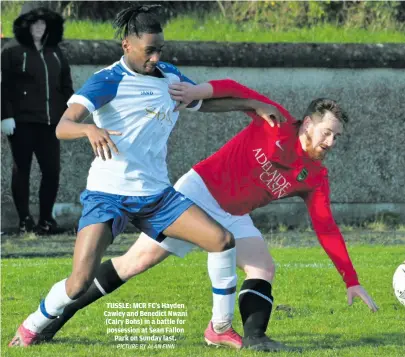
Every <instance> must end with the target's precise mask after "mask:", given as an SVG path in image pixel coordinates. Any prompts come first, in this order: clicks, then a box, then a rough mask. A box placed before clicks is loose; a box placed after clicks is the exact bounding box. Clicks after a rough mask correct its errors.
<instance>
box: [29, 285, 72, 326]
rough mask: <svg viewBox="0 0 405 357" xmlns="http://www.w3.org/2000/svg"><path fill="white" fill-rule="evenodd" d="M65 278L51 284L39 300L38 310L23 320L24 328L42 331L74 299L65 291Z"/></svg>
mask: <svg viewBox="0 0 405 357" xmlns="http://www.w3.org/2000/svg"><path fill="white" fill-rule="evenodd" d="M66 280H67V279H64V280H62V281H60V282H58V283H56V284H55V285H54V286H52V288H51V290H50V291H49V293H48V295H47V296H46V298H45V299H44V300H42V301H41V304H40V305H39V307H38V310H37V311H35V312H34V313H32V314H31V315H29V316H28V317H27V319H26V320H25V321H24V322H23V325H24V327H25V328H27V329H28V330H30V331H32V332H36V333H39V332H42V330H43V329H44V328H45V327H47V326H48V325H49V324H50V323H51V322H52V321H53V320H54V318H55V317H56V316H59V315H61V314H62V312H63V309H64V308H65V307H66V306H67V305H70V304H71V303H72V302H73V301H74V300H72V299H71V298H70V297H69V296H68V295H67V293H66Z"/></svg>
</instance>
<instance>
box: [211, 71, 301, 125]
mask: <svg viewBox="0 0 405 357" xmlns="http://www.w3.org/2000/svg"><path fill="white" fill-rule="evenodd" d="M209 83H210V84H211V85H212V88H213V98H226V97H233V98H243V99H254V100H258V101H260V102H263V103H266V104H270V105H272V106H274V107H276V108H277V109H278V110H279V112H280V113H281V115H282V116H283V117H284V118H286V119H287V122H289V123H291V122H295V119H294V118H293V117H292V115H291V114H290V113H289V112H288V110H287V109H285V108H284V107H283V106H282V105H281V104H279V103H277V102H275V101H273V100H271V99H269V98H267V97H266V96H265V95H263V94H260V93H259V92H256V91H254V90H253V89H250V88H248V87H246V86H244V85H243V84H240V83H238V82H236V81H234V80H232V79H221V80H213V81H209ZM246 114H247V115H249V116H250V117H251V118H252V119H253V120H260V121H263V119H262V118H261V117H260V116H259V115H257V114H256V113H255V112H254V111H249V112H246Z"/></svg>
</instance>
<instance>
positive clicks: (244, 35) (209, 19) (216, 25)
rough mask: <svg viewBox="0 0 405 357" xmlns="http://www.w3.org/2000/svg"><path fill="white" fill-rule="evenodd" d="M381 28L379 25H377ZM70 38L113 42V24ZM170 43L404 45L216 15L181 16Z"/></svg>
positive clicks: (376, 32)
mask: <svg viewBox="0 0 405 357" xmlns="http://www.w3.org/2000/svg"><path fill="white" fill-rule="evenodd" d="M20 3H21V2H18V3H16V4H15V5H14V6H7V7H4V8H3V11H2V15H1V22H2V28H3V33H4V36H5V37H12V36H13V35H12V23H13V21H14V19H15V18H16V17H17V16H18V14H19V12H20V6H21V4H20ZM377 25H378V24H377ZM64 37H65V38H66V39H87V40H111V39H113V38H114V31H113V28H112V26H111V24H110V23H102V22H90V21H75V20H71V19H67V20H66V22H65V36H64ZM165 38H166V40H177V41H180V40H181V41H219V42H222V41H227V42H262V43H267V42H315V43H316V42H319V43H404V42H405V33H404V32H403V31H392V30H384V29H380V28H378V27H377V29H373V27H372V26H370V28H369V29H361V28H353V27H350V28H349V27H337V26H333V25H329V24H325V25H317V26H313V27H311V28H291V29H289V30H288V31H282V30H274V29H267V28H265V27H263V26H260V25H257V24H256V23H254V22H247V23H243V24H236V23H234V22H232V21H231V20H229V19H224V18H222V17H220V16H219V15H217V14H215V15H212V16H204V17H201V16H199V15H198V14H195V15H186V16H179V17H177V18H174V19H172V20H170V21H169V22H168V24H167V25H166V27H165Z"/></svg>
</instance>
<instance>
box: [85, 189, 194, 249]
mask: <svg viewBox="0 0 405 357" xmlns="http://www.w3.org/2000/svg"><path fill="white" fill-rule="evenodd" d="M80 202H81V203H82V205H83V211H82V216H81V218H80V220H79V228H78V230H79V231H80V230H81V229H83V228H84V227H87V226H89V225H91V224H96V223H103V222H107V221H110V220H112V234H113V238H115V237H116V236H117V235H119V234H120V233H122V232H123V231H124V230H125V227H126V226H127V224H128V222H131V223H132V224H133V225H134V226H135V227H137V228H138V229H140V230H141V231H142V232H144V233H146V234H147V235H148V236H149V237H151V238H153V239H155V240H156V241H158V242H161V241H163V239H165V238H166V236H165V235H164V234H163V233H162V232H163V231H164V230H165V229H166V228H167V227H168V226H170V225H171V224H172V223H173V222H174V221H175V220H176V219H177V218H179V217H180V216H181V214H182V213H183V212H184V211H186V210H187V209H188V208H189V207H190V206H191V205H193V204H194V203H193V202H192V201H191V200H189V199H188V198H187V197H186V196H184V195H183V194H181V193H180V192H177V191H176V190H175V189H174V188H173V187H168V188H167V189H165V190H164V191H162V192H161V193H159V194H157V195H152V196H121V195H114V194H111V193H105V192H100V191H89V190H84V191H83V192H82V194H81V195H80Z"/></svg>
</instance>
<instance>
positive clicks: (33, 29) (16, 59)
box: [1, 8, 73, 234]
mask: <svg viewBox="0 0 405 357" xmlns="http://www.w3.org/2000/svg"><path fill="white" fill-rule="evenodd" d="M63 22H64V20H63V18H62V17H61V16H60V15H59V14H57V13H55V12H53V11H51V10H49V9H46V8H37V9H33V10H31V11H29V12H26V13H23V14H21V15H20V16H19V17H18V18H17V19H16V20H15V21H14V24H13V32H14V36H15V40H14V41H11V42H10V43H8V44H7V45H6V46H5V47H4V48H3V50H2V52H1V72H2V83H1V90H2V97H1V107H2V112H1V131H2V132H3V133H4V134H5V135H7V136H8V140H9V143H10V147H11V151H12V155H13V171H12V181H11V182H12V183H11V188H12V195H13V200H14V204H15V206H16V209H17V212H18V215H19V219H20V225H19V230H20V233H25V232H29V231H33V230H34V229H35V227H36V230H37V232H38V233H42V234H45V233H52V232H54V231H55V230H56V227H57V224H56V222H55V220H54V219H53V217H52V209H53V205H54V203H55V200H56V195H57V192H58V187H59V173H60V143H59V140H58V139H57V138H56V135H55V128H56V125H57V124H58V122H59V119H60V118H61V116H62V114H63V112H64V111H65V109H66V108H67V106H66V102H67V101H68V99H69V98H70V96H71V95H72V94H73V88H72V79H71V75H70V68H69V64H68V62H67V61H66V59H65V57H64V55H63V53H62V51H61V50H60V48H59V46H58V44H59V43H60V42H61V41H62V36H63ZM34 153H35V156H36V158H37V161H38V164H39V167H40V170H41V173H42V179H41V184H40V190H39V201H40V214H39V220H38V224H37V226H36V225H35V222H34V219H33V217H32V216H31V214H30V211H29V197H30V194H29V186H30V183H29V181H30V171H31V163H32V157H33V154H34Z"/></svg>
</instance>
